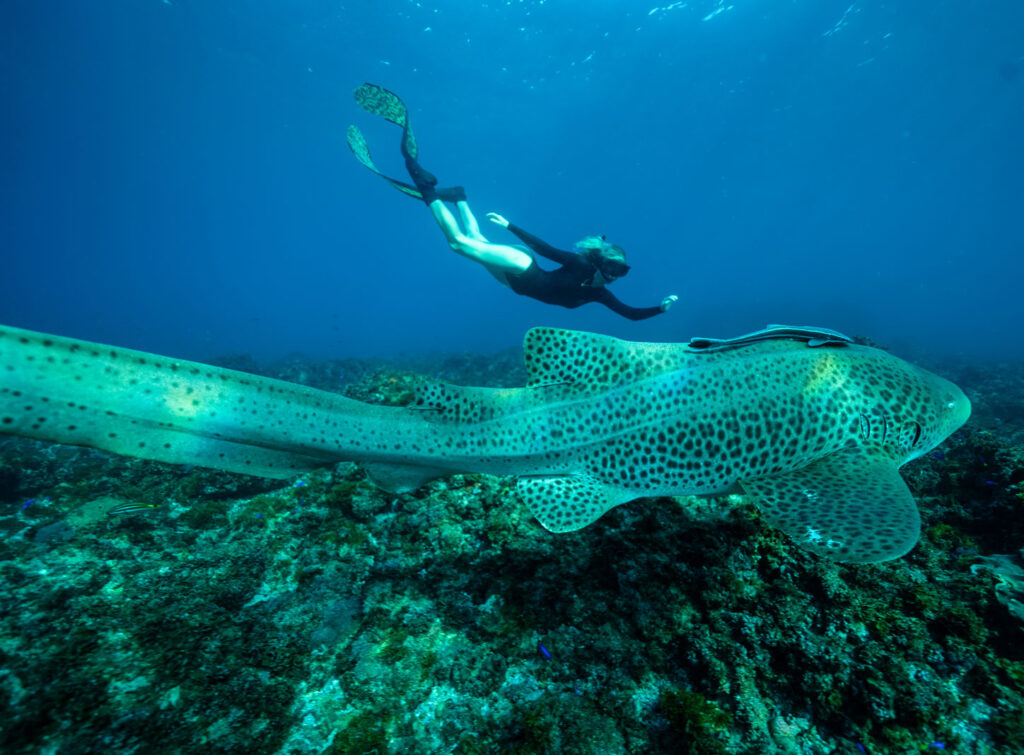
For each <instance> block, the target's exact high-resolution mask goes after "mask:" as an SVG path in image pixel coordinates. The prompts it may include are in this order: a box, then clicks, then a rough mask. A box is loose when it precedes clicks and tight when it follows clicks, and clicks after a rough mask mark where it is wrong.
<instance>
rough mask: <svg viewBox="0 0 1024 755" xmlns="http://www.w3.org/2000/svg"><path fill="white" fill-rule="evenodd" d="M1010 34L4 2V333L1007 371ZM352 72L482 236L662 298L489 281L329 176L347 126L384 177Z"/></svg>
mask: <svg viewBox="0 0 1024 755" xmlns="http://www.w3.org/2000/svg"><path fill="white" fill-rule="evenodd" d="M1022 30H1024V5H1021V4H1020V3H1018V2H1011V1H1010V0H1003V1H1001V2H997V1H985V2H978V3H970V4H966V3H952V2H936V1H935V0H917V1H914V2H903V3H892V2H881V1H880V0H856V1H855V2H852V3H851V2H850V0H837V1H833V0H821V1H820V2H786V3H777V2H764V1H763V0H734V1H733V2H729V1H728V0H692V1H690V2H672V3H666V4H664V5H656V4H655V3H654V2H653V1H651V0H649V1H648V2H636V1H635V0H630V1H625V0H621V1H618V2H616V1H614V0H601V1H600V2H583V1H582V0H571V1H570V0H526V1H524V0H519V1H517V2H486V3H480V2H455V0H437V1H436V2H410V1H409V0H377V1H375V2H355V3H353V2H347V3H344V2H327V1H326V0H302V1H298V2H296V1H290V2H284V1H283V0H279V1H278V2H272V1H271V2H246V3H239V2H223V1H217V2H198V1H191V0H164V1H163V2H160V1H159V0H147V1H142V0H131V1H128V0H121V1H119V2H118V1H114V0H110V1H104V2H93V3H67V2H54V1H53V0H31V1H28V0H7V1H6V2H4V3H3V4H0V93H2V97H0V103H2V108H3V114H2V118H0V130H2V134H3V139H2V143H0V144H2V146H0V155H2V160H0V171H2V181H0V190H2V192H3V195H2V201H0V215H2V226H0V227H2V229H3V237H2V239H3V240H2V242H0V243H2V247H0V248H2V252H0V253H2V256H3V262H2V274H0V322H3V323H6V324H10V325H15V326H19V327H25V328H31V329H35V330H43V331H50V332H54V333H59V334H61V335H68V336H74V337H78V338H83V339H88V340H94V341H103V342H109V343H115V344H118V345H122V346H128V347H133V348H140V349H145V350H147V351H153V352H157V353H168V354H173V355H175V356H181V357H187V358H194V359H205V358H210V357H213V356H217V355H222V354H227V353H241V352H248V353H251V354H254V355H255V356H257V357H258V358H260V359H269V358H274V357H279V356H282V355H284V354H287V353H289V352H292V351H301V352H305V353H307V354H309V355H311V356H317V357H319V356H359V355H370V354H376V355H391V354H395V353H398V352H419V351H428V350H444V351H462V350H472V351H487V350H492V349H499V348H504V347H507V346H512V345H514V344H516V343H518V342H519V340H520V338H521V337H522V334H523V333H524V332H525V331H526V330H527V329H528V328H529V327H531V326H534V325H540V324H544V325H554V326H560V327H569V328H576V329H585V330H594V331H599V332H604V333H609V334H614V335H619V336H623V337H628V338H634V339H637V340H684V339H686V338H689V337H690V336H693V335H704V336H728V335H735V334H738V333H741V332H746V331H750V330H754V329H757V328H760V327H762V326H763V325H764V324H766V323H768V322H784V323H799V324H816V325H822V326H827V327H832V328H836V329H839V330H842V331H845V332H849V333H851V334H863V335H866V336H869V337H871V338H872V339H874V340H875V341H877V342H879V343H882V344H884V345H888V346H892V347H894V348H896V349H898V350H902V351H904V352H906V351H908V350H911V351H912V350H918V349H924V350H931V351H937V352H942V353H948V354H954V355H968V356H973V355H982V356H986V357H992V356H998V357H1003V356H1008V357H1013V358H1019V357H1021V356H1022V355H1024V339H1022V338H1021V336H1020V333H1019V328H1020V325H1021V323H1022V322H1024V297H1022V295H1021V294H1022V286H1021V280H1022V272H1024V262H1022V252H1024V223H1022V222H1021V213H1022V207H1024V203H1022V200H1024V140H1022V138H1021V134H1024V32H1022ZM364 81H371V82H375V83H379V84H381V85H383V86H385V87H387V88H389V89H392V90H394V91H396V92H398V93H399V94H401V96H402V97H403V98H404V99H405V101H406V102H407V103H408V105H409V108H410V111H411V113H412V118H413V123H414V125H415V128H416V132H417V135H418V137H419V140H420V147H421V159H422V162H423V164H424V165H425V166H426V167H427V168H429V169H430V170H432V171H434V172H435V173H437V174H438V176H439V177H440V178H441V182H442V183H443V184H446V185H447V184H454V183H460V184H464V185H465V186H466V187H467V189H468V191H469V196H470V200H471V204H472V206H473V207H474V209H475V210H477V212H478V213H479V214H480V215H481V216H482V214H483V213H484V212H486V211H490V210H493V211H497V212H500V213H502V214H503V215H505V216H506V217H508V218H509V219H511V220H512V221H513V222H515V223H517V224H519V225H521V226H522V227H524V228H526V229H528V230H530V231H532V232H534V233H536V234H538V235H539V236H541V237H542V238H544V239H546V240H547V241H549V242H550V243H552V244H554V245H555V246H560V247H562V248H571V245H572V243H573V241H575V240H576V239H577V238H580V237H582V236H584V235H588V234H594V233H603V234H606V235H607V236H608V238H609V239H610V240H612V241H614V242H616V243H619V244H621V245H622V246H623V247H625V249H626V250H627V252H628V255H629V261H630V263H631V264H632V265H633V271H632V272H631V274H630V275H629V277H628V278H626V279H624V280H621V281H619V282H617V283H616V284H615V286H614V289H613V290H614V291H615V292H616V293H617V295H618V296H619V297H620V298H621V299H623V300H624V301H626V302H627V303H630V304H633V305H635V306H648V305H652V304H656V303H658V302H659V301H660V300H661V298H662V297H663V296H665V295H666V294H670V293H674V294H678V295H679V296H680V302H679V303H678V304H677V305H676V307H674V308H673V309H672V310H671V311H670V312H669V313H667V314H665V315H663V316H660V317H657V318H654V319H652V320H648V321H644V322H639V323H634V322H629V321H626V320H623V319H621V318H619V317H617V316H615V315H614V314H612V313H611V312H609V311H607V310H605V309H604V308H602V307H600V306H598V305H588V306H586V307H584V308H581V309H577V310H567V309H560V308H556V307H551V306H547V305H544V304H541V303H538V302H535V301H532V300H529V299H526V298H522V297H519V296H516V295H514V294H513V293H511V292H510V291H508V290H505V289H503V288H501V287H500V286H499V285H498V284H496V283H495V281H494V280H493V279H492V278H491V277H490V276H489V275H488V274H487V273H486V271H485V270H483V269H482V268H480V267H479V266H477V265H475V264H473V263H472V262H470V261H468V260H466V259H464V258H461V257H458V256H456V255H454V254H453V253H451V251H450V250H448V248H447V246H446V245H445V243H444V241H443V239H442V237H441V235H440V233H439V232H438V230H437V228H436V226H434V224H433V222H432V220H431V218H430V216H429V214H428V213H427V211H426V209H425V208H424V207H423V205H422V204H420V203H417V202H415V201H413V200H411V199H408V198H405V197H403V196H401V195H399V194H398V193H396V192H394V191H393V190H392V189H391V188H389V187H388V186H387V185H386V184H385V183H384V182H383V181H380V180H379V179H377V178H375V177H374V176H372V175H371V174H370V173H368V172H367V171H365V170H364V169H363V168H361V167H360V166H359V165H358V164H357V163H356V162H355V161H354V160H353V159H352V158H351V156H350V154H349V152H348V149H347V148H346V145H345V138H344V135H345V128H346V126H347V125H348V124H350V123H356V124H358V125H359V126H360V128H361V129H363V131H364V132H365V133H366V135H367V138H368V140H369V142H370V145H371V148H372V149H373V152H374V156H375V158H376V159H377V161H378V164H380V165H381V167H382V168H383V169H384V170H386V171H390V172H392V173H395V174H397V175H400V169H401V162H400V159H399V155H398V136H399V134H398V131H397V130H396V129H395V128H394V127H393V126H390V125H389V124H386V123H383V122H379V121H378V119H376V118H373V117H372V116H370V115H368V114H366V113H364V112H363V111H361V110H360V109H359V108H358V107H357V106H356V104H355V103H354V102H353V100H352V97H351V92H352V90H353V88H354V87H356V86H358V85H359V84H361V83H362V82H364ZM492 229H493V236H492V237H493V238H494V240H498V241H501V240H504V241H511V240H512V238H511V236H509V235H508V234H507V233H505V232H504V231H502V230H501V229H498V228H497V227H489V228H488V229H485V230H486V232H487V233H488V234H491V231H492Z"/></svg>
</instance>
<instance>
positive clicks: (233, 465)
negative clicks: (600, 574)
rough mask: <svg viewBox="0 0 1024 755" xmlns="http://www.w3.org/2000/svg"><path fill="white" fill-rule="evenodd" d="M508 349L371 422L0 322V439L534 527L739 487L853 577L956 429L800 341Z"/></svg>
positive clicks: (918, 393)
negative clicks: (427, 485)
mask: <svg viewBox="0 0 1024 755" xmlns="http://www.w3.org/2000/svg"><path fill="white" fill-rule="evenodd" d="M524 351H525V357H526V366H527V370H528V376H529V377H528V381H527V385H526V387H524V388H510V389H496V388H475V387H460V386H455V385H450V384H447V383H442V382H437V381H430V380H426V379H425V380H424V381H423V383H422V385H421V387H420V390H419V391H418V393H417V396H416V399H415V401H414V402H413V403H412V404H410V405H409V406H407V407H384V406H376V405H371V404H365V403H362V402H359V401H354V400H352V399H348V398H345V397H344V396H340V395H338V394H335V393H330V392H328V391H321V390H316V389H312V388H307V387H304V386H301V385H295V384H292V383H286V382H283V381H280V380H274V379H271V378H264V377H258V376H255V375H249V374H246V373H241V372H236V371H234V370H228V369H223V368H219V367H211V366H208V365H204V364H199V363H195V362H187V361H184V360H180V359H172V358H168V357H161V356H154V355H152V354H147V353H144V352H139V351H131V350H128V349H121V348H116V347H111V346H101V345H99V344H93V343H88V342H85V341H77V340H74V339H70V338H62V337H59V336H50V335H45V334H41V333H35V332H31V331H26V330H19V329H15V328H7V327H0V431H2V432H5V433H10V434H14V435H22V436H26V437H30V438H37V439H41V440H46V441H53V442H57V443H68V444H73V445H81V446H90V447H93V448H98V449H103V450H106V451H111V452H113V453H117V454H123V455H126V456H134V457H139V458H144V459H155V460H158V461H165V462H172V463H180V464H196V465H200V466H206V467H213V468H215V469H222V470H228V471H232V472H242V473H246V474H252V475H259V476H263V477H273V478H279V479H284V478H288V477H291V476H294V475H297V474H300V473H302V472H306V471H309V470H312V469H314V468H317V467H323V466H327V465H331V464H334V463H336V462H339V461H356V462H359V463H361V464H363V465H364V466H365V467H366V469H367V471H368V472H369V474H370V475H371V477H372V478H373V479H374V481H375V482H377V483H378V484H381V485H382V486H384V487H387V488H388V489H391V490H409V489H412V488H415V487H417V486H419V485H421V484H422V483H424V482H425V481H427V480H429V479H431V478H434V477H439V476H443V475H448V474H453V473H457V472H479V473H487V474H497V475H515V476H517V477H518V478H519V479H518V486H517V487H518V490H519V493H520V495H521V496H522V498H523V500H524V501H525V502H526V504H527V505H528V506H529V508H530V510H531V511H532V512H533V514H534V515H535V516H536V517H537V519H539V520H540V522H541V524H543V525H544V526H545V527H546V528H547V529H549V530H551V531H553V532H568V531H572V530H576V529H580V528H581V527H585V526H586V525H588V524H590V523H591V522H593V521H594V520H596V519H597V518H598V517H600V516H601V515H602V514H604V513H605V512H606V511H608V510H609V509H611V508H613V507H615V506H618V505H619V504H622V503H625V502H627V501H631V500H634V499H637V498H645V497H652V496H670V495H688V494H697V495H715V494H721V493H725V492H729V491H734V490H741V491H742V492H745V493H746V494H747V495H749V496H750V497H751V498H752V500H753V501H754V502H755V504H756V505H757V506H758V507H759V509H760V510H761V512H762V513H763V514H764V516H765V519H766V520H767V521H768V523H769V524H771V525H773V526H775V527H778V528H779V529H781V530H783V531H784V532H785V533H786V534H788V535H789V536H790V537H791V538H792V539H793V540H794V541H795V542H796V543H797V544H799V545H800V546H802V547H804V548H806V549H808V550H810V551H812V552H814V553H817V554H819V555H822V556H826V557H828V558H831V559H834V560H837V561H846V562H856V563H872V562H878V561H886V560H889V559H894V558H898V557H900V556H902V555H903V554H905V553H906V552H907V551H909V550H910V549H911V548H912V547H913V546H914V544H915V543H916V542H917V539H918V535H919V530H920V518H919V516H918V511H917V505H916V503H915V501H914V499H913V497H912V496H911V494H910V491H909V490H908V488H907V486H906V484H905V483H904V482H903V480H902V478H901V477H900V476H899V473H898V471H897V470H898V469H899V467H900V466H902V465H903V464H905V463H906V462H907V461H910V460H911V459H915V458H917V457H919V456H921V455H922V454H924V453H926V452H927V451H929V450H930V449H932V448H934V447H935V446H936V445H938V444H939V443H940V442H941V441H942V440H943V439H944V438H946V437H947V436H948V435H949V434H950V433H952V432H953V431H954V430H955V429H956V428H958V427H959V426H960V425H961V424H963V423H964V422H965V421H966V419H967V417H968V416H969V414H970V402H969V401H968V400H967V398H966V397H965V396H964V394H963V392H962V391H961V390H960V389H959V388H958V387H957V386H955V385H953V384H952V383H950V382H949V381H947V380H944V379H943V378H940V377H938V376H936V375H933V374H931V373H929V372H927V371H925V370H922V369H920V368H918V367H915V366H913V365H911V364H909V363H907V362H905V361H903V360H901V359H898V358H897V357H894V356H892V355H890V354H888V353H886V352H884V351H880V350H878V349H874V348H870V347H867V346H859V345H856V344H854V343H852V342H851V341H850V339H848V338H846V337H845V336H842V335H841V334H838V333H836V332H834V331H828V330H822V329H809V328H786V327H783V326H770V327H769V328H768V329H766V330H764V331H759V332H757V333H752V334H750V335H747V336H743V337H740V338H736V339H730V340H715V339H694V340H692V341H691V342H690V343H688V344H674V343H667V344H666V343H634V342H629V341H622V340H619V339H616V338H611V337H608V336H602V335H596V334H591V333H580V332H574V331H567V330H556V329H552V328H534V329H533V330H530V331H529V332H528V333H527V334H526V338H525V342H524Z"/></svg>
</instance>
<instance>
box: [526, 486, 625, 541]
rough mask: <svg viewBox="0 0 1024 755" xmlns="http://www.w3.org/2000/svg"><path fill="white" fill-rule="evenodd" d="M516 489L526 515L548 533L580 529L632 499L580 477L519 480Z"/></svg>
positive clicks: (620, 492) (618, 491)
mask: <svg viewBox="0 0 1024 755" xmlns="http://www.w3.org/2000/svg"><path fill="white" fill-rule="evenodd" d="M518 489H519V495H520V496H522V499H523V501H524V502H525V503H526V505H527V506H528V507H529V508H530V512H531V513H532V514H533V515H534V516H535V517H537V520H538V521H539V522H540V523H541V524H542V525H543V526H544V528H545V529H547V530H550V531H551V532H572V531H573V530H578V529H582V528H583V527H586V526H587V525H588V524H590V523H592V522H594V521H596V520H597V519H599V518H600V517H601V515H602V514H604V513H605V512H606V511H608V510H609V509H613V508H615V507H616V506H618V505H619V504H620V503H625V502H626V501H629V500H632V499H633V498H635V497H636V496H634V495H629V494H628V493H623V492H622V491H621V490H619V489H618V488H615V487H612V486H611V485H606V484H605V483H603V482H601V481H600V480H598V479H596V478H593V477H590V476H589V475H582V474H574V475H559V476H551V477H521V478H520V479H519V483H518Z"/></svg>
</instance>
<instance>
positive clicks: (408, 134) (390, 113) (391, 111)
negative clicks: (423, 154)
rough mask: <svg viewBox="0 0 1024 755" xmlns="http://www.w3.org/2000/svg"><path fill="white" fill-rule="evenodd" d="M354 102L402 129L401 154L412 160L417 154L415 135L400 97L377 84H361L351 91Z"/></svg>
mask: <svg viewBox="0 0 1024 755" xmlns="http://www.w3.org/2000/svg"><path fill="white" fill-rule="evenodd" d="M352 96H353V97H355V100H356V103H357V104H358V105H359V107H361V108H362V109H363V110H365V111H366V112H367V113H371V114H373V115H379V116H380V117H381V118H383V119H384V120H386V121H390V122H391V123H394V124H395V125H396V126H399V127H400V128H401V129H402V130H403V132H404V133H403V136H402V154H403V155H408V156H409V157H411V158H413V159H414V160H415V159H416V157H417V156H418V155H419V150H418V149H417V147H416V136H415V135H414V134H413V132H412V126H411V125H409V111H408V110H407V109H406V107H405V103H404V102H402V98H401V97H399V96H398V95H397V94H395V93H394V92H392V91H390V90H388V89H385V88H384V87H381V86H377V85H376V84H369V83H367V84H363V85H362V86H359V87H356V90H355V91H354V92H353V93H352Z"/></svg>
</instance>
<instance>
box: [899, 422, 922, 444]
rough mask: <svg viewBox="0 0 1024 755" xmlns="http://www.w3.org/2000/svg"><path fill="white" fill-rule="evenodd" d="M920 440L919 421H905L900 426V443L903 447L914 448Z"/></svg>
mask: <svg viewBox="0 0 1024 755" xmlns="http://www.w3.org/2000/svg"><path fill="white" fill-rule="evenodd" d="M920 440H921V423H920V422H907V423H906V424H904V425H903V427H901V428H900V445H901V446H902V447H903V448H914V446H916V445H917V443H918V441H920Z"/></svg>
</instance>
